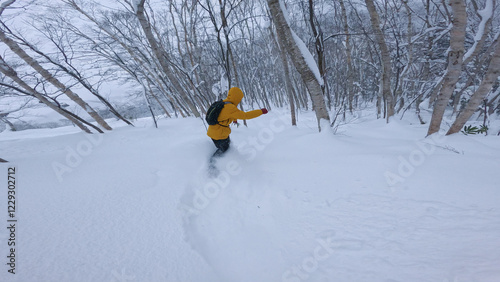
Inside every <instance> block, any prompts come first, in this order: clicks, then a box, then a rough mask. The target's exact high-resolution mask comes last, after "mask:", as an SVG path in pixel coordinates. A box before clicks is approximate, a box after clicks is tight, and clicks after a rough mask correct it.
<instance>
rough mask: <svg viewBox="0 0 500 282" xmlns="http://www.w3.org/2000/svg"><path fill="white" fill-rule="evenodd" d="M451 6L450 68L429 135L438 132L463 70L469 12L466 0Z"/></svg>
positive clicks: (453, 1)
mask: <svg viewBox="0 0 500 282" xmlns="http://www.w3.org/2000/svg"><path fill="white" fill-rule="evenodd" d="M450 6H451V10H452V14H453V20H452V24H453V26H452V28H451V30H450V49H449V52H448V68H447V70H446V73H445V75H444V77H443V82H442V86H441V90H440V92H439V95H438V97H437V99H436V103H435V104H434V111H433V112H432V118H431V122H430V125H429V130H428V131H427V136H429V135H431V134H433V133H436V132H438V131H439V129H440V128H441V122H442V120H443V115H444V112H445V110H446V106H447V105H448V102H449V100H450V97H451V95H452V94H453V91H454V90H455V85H456V84H457V82H458V80H459V78H460V74H461V72H462V65H463V56H464V42H465V29H466V27H467V12H466V8H465V2H464V0H451V1H450Z"/></svg>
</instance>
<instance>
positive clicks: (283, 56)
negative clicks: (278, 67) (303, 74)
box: [269, 27, 297, 126]
mask: <svg viewBox="0 0 500 282" xmlns="http://www.w3.org/2000/svg"><path fill="white" fill-rule="evenodd" d="M269 29H270V31H271V40H272V41H273V43H274V44H275V45H276V47H277V48H276V49H278V52H279V54H280V59H281V63H282V66H283V76H284V77H283V79H284V80H285V87H286V88H285V89H286V92H287V97H288V103H290V114H291V118H292V125H293V126H295V125H297V118H296V116H295V101H294V100H293V99H294V98H293V86H292V82H291V81H290V71H289V68H288V67H289V66H288V58H287V57H286V53H285V50H284V48H283V47H282V46H280V43H279V42H278V41H276V37H275V35H274V32H273V29H272V27H269Z"/></svg>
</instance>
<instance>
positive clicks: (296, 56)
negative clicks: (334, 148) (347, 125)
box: [267, 0, 330, 131]
mask: <svg viewBox="0 0 500 282" xmlns="http://www.w3.org/2000/svg"><path fill="white" fill-rule="evenodd" d="M267 4H268V5H269V9H270V11H271V15H272V17H273V20H274V22H275V25H276V30H277V34H278V40H279V42H280V46H283V47H284V48H285V50H286V51H287V53H288V55H289V56H290V58H291V60H292V62H293V65H294V66H295V68H296V69H297V71H298V72H299V73H300V76H301V78H302V80H303V81H304V84H305V85H306V87H307V90H308V92H309V95H310V96H311V100H312V104H313V107H314V111H315V112H316V118H317V120H318V128H319V130H320V131H321V124H322V123H323V122H322V121H327V122H328V123H330V116H329V114H328V111H327V109H326V104H325V99H324V97H323V91H322V89H321V84H320V79H321V76H320V75H319V71H317V72H318V74H316V73H315V72H314V71H313V70H312V69H311V67H310V66H309V64H311V63H314V62H311V60H307V59H306V57H305V55H304V54H303V51H301V49H300V48H299V46H298V44H297V42H296V39H294V35H293V31H292V30H291V28H290V26H289V25H288V23H287V20H286V18H285V15H284V11H283V10H282V8H281V4H280V1H279V0H268V1H267ZM309 55H310V56H311V57H312V55H311V54H310V53H309ZM316 69H317V66H316Z"/></svg>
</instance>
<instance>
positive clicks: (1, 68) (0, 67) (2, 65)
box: [0, 56, 102, 133]
mask: <svg viewBox="0 0 500 282" xmlns="http://www.w3.org/2000/svg"><path fill="white" fill-rule="evenodd" d="M0 72H2V73H3V74H4V75H5V76H7V77H9V78H10V79H12V80H13V81H14V82H16V83H17V84H19V86H21V87H22V88H24V89H25V90H26V92H27V93H29V94H30V95H33V96H35V97H36V98H37V99H38V100H40V102H42V103H44V104H45V105H47V106H48V107H49V108H51V109H52V110H54V111H56V112H57V113H59V114H60V115H62V116H64V117H65V118H67V119H69V120H70V121H72V122H73V123H74V124H75V125H76V126H78V127H79V128H80V129H81V130H83V131H85V132H87V133H92V132H91V131H90V130H89V129H88V128H87V127H86V126H85V125H84V124H83V123H82V122H80V121H79V120H78V119H76V118H75V117H74V116H72V115H70V114H69V113H68V112H66V111H64V110H63V109H62V108H60V107H58V106H57V105H55V104H54V103H52V102H51V101H49V100H48V99H47V98H45V97H44V96H43V95H42V94H40V93H38V92H37V91H36V90H35V89H33V88H32V87H31V86H29V85H28V84H27V83H26V82H24V81H23V80H22V79H21V78H19V76H18V75H17V73H16V71H15V70H14V69H12V68H11V67H10V66H9V65H7V63H6V62H5V61H4V59H3V58H2V57H1V56H0ZM94 129H96V130H98V131H99V132H101V133H102V130H101V129H99V128H98V127H94Z"/></svg>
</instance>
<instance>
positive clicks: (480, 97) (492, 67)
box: [446, 35, 500, 135]
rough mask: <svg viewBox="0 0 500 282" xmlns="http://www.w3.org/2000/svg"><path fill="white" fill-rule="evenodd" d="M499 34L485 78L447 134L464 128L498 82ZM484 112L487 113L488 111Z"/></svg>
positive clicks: (499, 62)
mask: <svg viewBox="0 0 500 282" xmlns="http://www.w3.org/2000/svg"><path fill="white" fill-rule="evenodd" d="M498 36H499V35H497V38H496V40H495V43H494V52H493V54H492V56H491V59H490V63H489V66H488V70H487V71H486V75H485V76H484V79H483V80H482V81H481V84H479V87H478V88H477V90H476V91H475V92H474V94H473V95H472V97H471V98H470V100H469V102H468V103H467V106H466V107H465V109H464V110H463V111H461V112H460V114H459V115H458V117H457V119H456V120H455V122H453V124H452V125H451V127H450V129H449V130H448V132H447V133H446V135H449V134H453V133H457V132H459V131H460V129H462V127H463V126H464V125H465V123H466V122H467V121H468V120H469V118H470V117H471V116H472V115H473V114H474V112H476V111H477V108H478V107H479V106H480V105H481V103H482V102H483V101H484V99H485V98H486V95H488V93H489V92H490V91H491V89H492V88H493V84H494V83H495V82H497V79H498V77H499V75H500V43H499V41H500V39H499V37H498ZM484 114H485V115H486V114H487V113H484Z"/></svg>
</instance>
